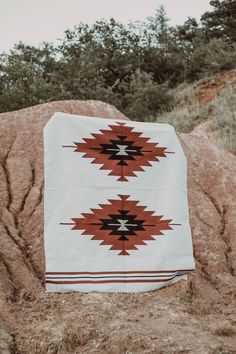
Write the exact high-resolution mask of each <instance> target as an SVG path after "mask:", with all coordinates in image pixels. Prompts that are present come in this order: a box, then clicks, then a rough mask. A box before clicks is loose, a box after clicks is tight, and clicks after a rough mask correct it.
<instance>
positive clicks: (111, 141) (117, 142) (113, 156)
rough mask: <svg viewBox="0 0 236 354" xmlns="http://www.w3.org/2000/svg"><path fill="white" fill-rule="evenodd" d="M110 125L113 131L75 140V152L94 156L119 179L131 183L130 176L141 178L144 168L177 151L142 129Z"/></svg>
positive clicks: (119, 123)
mask: <svg viewBox="0 0 236 354" xmlns="http://www.w3.org/2000/svg"><path fill="white" fill-rule="evenodd" d="M116 124H117V125H109V126H108V127H109V128H110V130H104V129H103V130H100V133H98V134H97V133H96V134H92V136H93V138H83V142H74V144H75V145H73V146H71V145H64V146H63V147H72V148H74V149H75V150H74V151H75V152H80V153H83V157H86V158H93V161H92V162H91V163H93V164H101V165H102V166H101V167H100V169H101V170H110V173H109V175H110V176H118V177H119V178H118V179H117V180H118V181H122V182H127V181H128V179H127V177H137V176H136V174H135V172H138V171H144V169H143V167H146V166H152V164H151V162H159V158H160V157H166V154H168V153H173V152H170V151H166V149H167V148H166V147H159V146H158V143H150V142H148V141H149V140H150V139H149V138H145V137H143V136H141V135H142V134H143V133H142V132H135V131H133V129H134V128H133V127H129V126H127V125H126V123H123V122H116Z"/></svg>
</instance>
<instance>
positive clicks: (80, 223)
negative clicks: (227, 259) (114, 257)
mask: <svg viewBox="0 0 236 354" xmlns="http://www.w3.org/2000/svg"><path fill="white" fill-rule="evenodd" d="M118 197H119V198H118V199H109V200H108V202H109V203H108V204H99V206H100V209H91V213H82V216H83V217H82V218H72V219H71V220H72V221H73V223H61V224H62V225H73V227H72V230H83V232H82V235H89V236H91V235H92V236H93V237H92V240H101V241H102V242H101V243H100V245H111V248H110V250H118V251H120V253H119V255H123V256H124V255H129V253H128V251H130V250H137V249H138V248H137V247H136V246H139V245H146V243H145V241H153V240H155V238H154V236H159V235H163V231H164V230H172V229H173V228H172V226H173V225H179V224H171V221H172V220H171V219H168V220H167V219H163V216H162V215H153V214H154V211H146V210H145V209H146V206H141V205H137V204H138V203H139V202H138V201H136V200H129V199H128V198H129V195H119V196H118Z"/></svg>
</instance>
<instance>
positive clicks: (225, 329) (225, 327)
mask: <svg viewBox="0 0 236 354" xmlns="http://www.w3.org/2000/svg"><path fill="white" fill-rule="evenodd" d="M212 332H213V333H214V334H215V335H217V336H233V335H235V334H236V330H235V327H233V326H232V325H231V324H230V322H229V321H223V322H221V323H218V324H216V325H215V326H214V327H213V328H212Z"/></svg>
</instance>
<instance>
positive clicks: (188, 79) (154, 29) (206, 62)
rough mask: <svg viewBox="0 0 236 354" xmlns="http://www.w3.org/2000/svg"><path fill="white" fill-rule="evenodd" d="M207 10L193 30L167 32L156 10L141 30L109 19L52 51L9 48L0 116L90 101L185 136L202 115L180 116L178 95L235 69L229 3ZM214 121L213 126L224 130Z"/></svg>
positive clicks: (196, 109) (189, 26)
mask: <svg viewBox="0 0 236 354" xmlns="http://www.w3.org/2000/svg"><path fill="white" fill-rule="evenodd" d="M210 4H211V6H212V10H211V11H209V12H206V13H204V14H203V15H202V17H201V21H200V23H197V21H196V19H194V18H188V19H187V21H186V22H185V23H184V24H183V25H181V26H180V25H178V26H175V27H173V26H170V25H169V20H168V18H167V16H166V13H165V10H164V8H163V7H162V6H161V7H160V8H159V9H158V10H157V11H156V13H155V15H154V16H153V17H149V18H147V20H146V21H145V22H130V23H129V24H128V25H126V26H125V25H123V24H121V23H119V22H117V21H116V20H114V19H110V20H108V21H106V20H101V21H97V22H96V23H95V24H94V25H92V26H88V25H87V24H83V23H80V24H78V25H77V26H76V27H74V28H73V29H72V30H67V31H65V36H64V38H63V39H61V40H60V43H59V45H57V46H53V45H52V44H50V43H46V42H45V43H43V44H42V45H41V46H40V47H39V48H36V47H34V46H29V45H25V44H23V43H18V44H16V45H15V46H14V48H13V49H12V50H11V51H10V53H9V54H6V53H2V54H1V55H0V78H1V80H0V112H5V111H11V110H16V109H20V108H23V107H27V106H32V105H35V104H38V103H44V102H48V101H54V100H65V99H97V100H102V101H106V102H109V103H111V104H114V105H115V106H116V107H117V108H118V109H120V110H121V111H122V112H124V113H125V114H126V115H128V116H129V117H131V118H133V119H139V120H152V121H155V120H156V117H157V116H158V115H160V113H161V114H162V115H163V116H164V117H166V119H167V120H169V121H170V120H171V121H173V120H175V121H176V122H177V123H176V125H177V126H178V128H179V129H180V130H182V131H189V130H191V129H192V127H193V126H194V124H195V121H196V119H197V117H198V116H201V117H202V115H204V112H203V111H202V110H204V109H205V108H201V107H200V106H199V105H198V104H194V105H190V106H189V107H187V106H185V107H184V106H183V107H182V108H181V110H180V109H179V106H178V105H179V100H180V98H179V97H178V94H180V92H181V94H182V92H183V91H184V87H185V88H186V91H189V87H192V86H191V85H193V83H194V82H195V81H196V80H200V79H202V78H204V77H206V76H209V75H214V74H216V73H220V72H222V71H224V70H229V69H233V68H235V67H236V16H235V13H236V1H235V0H222V1H219V0H212V1H210ZM189 85H190V86H189ZM177 86H178V87H180V89H179V88H178V89H176V87H177ZM189 97H190V96H189ZM176 106H178V109H176ZM168 111H171V113H167V112H168ZM219 114H220V113H219ZM171 115H172V118H171ZM189 116H191V117H192V119H190V120H188V121H186V120H187V117H189ZM178 117H179V118H178ZM219 121H220V119H217V118H216V122H215V124H216V125H217V124H220V127H221V129H223V128H222V124H223V123H222V122H221V123H219ZM217 122H218V123H217Z"/></svg>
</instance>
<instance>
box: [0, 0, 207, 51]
mask: <svg viewBox="0 0 236 354" xmlns="http://www.w3.org/2000/svg"><path fill="white" fill-rule="evenodd" d="M161 4H163V5H164V7H165V10H166V12H167V16H168V17H169V18H170V20H171V21H170V23H171V24H173V25H175V24H182V23H183V22H184V21H185V20H186V19H187V17H188V16H191V17H195V18H197V19H198V20H199V18H200V16H201V15H202V14H203V13H204V12H206V11H208V10H209V9H210V8H211V7H210V5H209V1H208V0H0V35H1V37H0V52H2V51H6V52H8V51H9V49H11V48H12V47H13V45H14V44H15V43H17V42H19V41H20V40H21V41H22V42H23V43H26V44H32V45H35V46H37V45H39V44H40V42H43V41H46V42H53V43H55V44H56V43H57V39H58V38H62V37H63V32H64V31H65V30H66V29H72V28H73V26H75V25H76V24H78V23H79V22H84V23H88V24H92V23H94V22H95V21H96V20H99V19H102V18H105V19H109V18H111V17H113V18H115V19H116V20H118V21H120V22H123V23H127V22H128V21H129V20H132V21H135V20H141V21H142V20H144V19H145V18H147V17H148V16H153V15H154V13H155V10H156V9H157V8H158V7H159V6H160V5H161Z"/></svg>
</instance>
